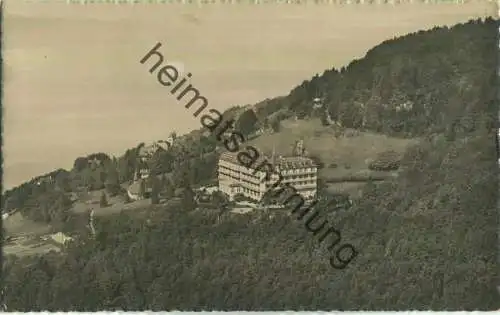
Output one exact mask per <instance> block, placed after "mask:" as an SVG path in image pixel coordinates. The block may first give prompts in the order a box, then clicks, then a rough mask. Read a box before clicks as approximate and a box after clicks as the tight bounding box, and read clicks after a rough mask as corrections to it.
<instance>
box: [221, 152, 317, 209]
mask: <svg viewBox="0 0 500 315" xmlns="http://www.w3.org/2000/svg"><path fill="white" fill-rule="evenodd" d="M237 156H238V154H237V153H229V152H224V153H222V154H221V156H220V158H219V167H218V176H219V190H220V191H222V192H223V193H225V194H227V195H228V196H229V197H230V198H231V199H232V198H233V197H234V196H235V195H236V194H242V195H244V196H246V197H248V198H250V199H253V200H256V201H260V200H261V199H262V197H263V196H264V194H265V192H266V191H267V190H268V189H270V188H271V186H272V185H273V183H276V181H277V180H278V175H277V174H275V175H274V176H273V177H272V178H271V180H270V181H265V176H266V172H265V171H266V170H265V169H262V170H258V171H257V172H256V171H255V168H257V166H259V165H260V163H261V162H256V163H255V164H254V168H247V167H245V166H243V165H241V163H240V162H239V161H238V159H237ZM259 160H263V159H259ZM273 160H274V161H273ZM268 161H269V164H270V165H273V166H274V167H275V170H276V172H277V173H279V174H281V176H282V178H283V179H282V181H281V185H283V184H290V186H292V187H294V188H295V189H296V190H297V193H298V194H300V195H301V196H302V197H303V198H304V199H305V200H310V199H313V198H314V197H315V196H316V189H317V172H318V169H317V166H316V164H315V163H314V161H313V160H311V159H310V158H307V157H305V156H291V157H281V156H280V157H277V158H275V159H274V158H272V159H268ZM281 185H280V186H281Z"/></svg>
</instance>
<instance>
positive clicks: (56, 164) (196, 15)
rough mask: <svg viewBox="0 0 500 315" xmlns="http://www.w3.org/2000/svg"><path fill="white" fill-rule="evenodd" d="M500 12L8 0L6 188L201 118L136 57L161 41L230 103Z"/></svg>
mask: <svg viewBox="0 0 500 315" xmlns="http://www.w3.org/2000/svg"><path fill="white" fill-rule="evenodd" d="M410 7H411V8H410ZM494 14H496V5H495V4H494V3H490V2H486V1H485V2H470V3H466V4H461V5H456V4H433V5H425V4H402V5H397V6H390V5H381V6H371V5H363V6H360V5H344V6H333V5H332V6H328V5H311V6H300V7H297V6H293V5H281V6H276V5H261V6H243V5H239V6H234V5H208V6H204V7H202V8H199V7H197V6H194V5H193V6H191V5H172V4H168V5H161V4H153V5H121V6H120V5H106V4H100V5H99V4H94V5H76V4H73V5H66V4H64V3H22V2H15V1H7V2H6V6H5V13H4V23H5V26H4V32H5V34H4V84H5V85H4V87H5V88H4V103H3V105H4V130H3V131H4V147H3V152H4V178H3V184H4V189H9V188H12V187H13V186H16V185H19V184H20V183H22V182H24V181H26V180H29V179H30V178H32V177H35V176H38V175H41V174H43V173H47V172H50V171H52V170H54V169H57V168H66V169H69V168H71V166H72V163H73V161H74V159H75V158H77V157H78V156H82V155H88V154H91V153H95V152H105V153H108V154H113V155H120V154H122V153H123V152H124V151H125V150H126V149H127V148H131V147H133V146H135V145H137V144H138V143H140V142H148V141H153V140H159V139H164V138H166V137H167V135H168V134H169V133H170V132H171V131H172V130H176V131H177V132H178V133H180V134H183V133H185V132H189V131H191V130H193V129H197V128H199V127H200V126H199V120H198V119H196V118H193V116H192V113H191V112H190V111H188V110H186V109H184V108H183V106H182V105H181V104H179V103H178V102H177V100H176V99H175V98H174V97H173V96H172V95H171V94H170V93H169V90H168V89H166V88H162V86H161V85H159V84H158V82H157V81H156V78H155V77H153V76H152V75H151V74H149V73H148V70H147V67H146V66H145V65H141V64H140V63H139V60H140V59H141V58H142V57H143V56H144V55H145V54H146V53H147V52H148V51H149V50H150V49H151V48H152V47H153V46H154V45H155V44H156V43H157V42H161V43H162V44H163V46H162V48H161V51H162V52H163V53H164V56H165V59H166V61H168V62H169V63H172V62H174V63H175V64H176V65H177V66H179V67H183V68H184V69H185V70H186V71H189V72H191V73H192V79H191V83H192V84H193V85H194V86H195V87H197V88H198V90H199V91H200V92H201V93H202V94H203V95H204V96H205V97H206V98H207V99H208V100H209V102H210V107H212V108H217V109H219V110H221V111H222V110H224V109H226V108H229V107H231V106H234V105H245V104H254V103H256V102H258V101H261V100H263V99H265V98H272V97H276V96H280V95H286V94H288V93H289V91H290V90H291V89H292V88H293V87H295V86H297V85H299V84H300V83H301V82H302V81H304V80H306V79H310V78H311V77H312V76H313V75H314V74H316V73H320V74H321V73H323V71H324V70H326V69H330V68H332V67H336V68H340V67H342V66H344V65H347V64H348V63H350V62H351V61H352V60H354V59H358V58H361V57H363V56H364V55H365V54H366V52H367V51H368V50H370V49H371V48H373V47H374V46H376V45H378V44H380V43H381V42H383V41H384V40H387V39H391V38H394V37H398V36H401V35H405V34H408V33H412V32H416V31H418V30H423V29H424V30H425V29H430V28H432V27H434V26H443V25H448V26H451V25H455V24H457V23H461V22H466V21H468V20H470V19H472V18H478V17H484V16H492V15H494ZM353 21H359V23H356V24H354V22H353ZM347 30H348V31H347Z"/></svg>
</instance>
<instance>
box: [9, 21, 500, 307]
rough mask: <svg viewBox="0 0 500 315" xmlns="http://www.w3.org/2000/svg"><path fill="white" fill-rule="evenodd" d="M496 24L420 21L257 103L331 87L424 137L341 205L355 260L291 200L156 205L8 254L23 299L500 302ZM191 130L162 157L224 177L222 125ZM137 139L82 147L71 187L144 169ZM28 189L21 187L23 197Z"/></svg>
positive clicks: (359, 112)
mask: <svg viewBox="0 0 500 315" xmlns="http://www.w3.org/2000/svg"><path fill="white" fill-rule="evenodd" d="M496 37H497V22H496V21H493V20H491V19H488V20H486V21H471V22H469V23H466V24H461V25H457V26H455V27H452V28H449V29H448V28H435V29H433V30H431V31H426V32H418V33H416V34H410V35H407V36H404V37H402V38H397V39H393V40H389V41H387V42H384V43H382V44H381V45H379V46H377V47H375V48H374V49H372V50H371V51H370V52H368V54H367V55H366V57H365V58H363V59H361V60H358V61H354V62H353V63H351V64H350V65H349V66H347V67H345V68H343V69H341V70H336V69H332V70H327V71H325V73H324V74H323V75H321V76H316V77H314V78H312V79H311V80H309V81H305V82H304V83H302V84H301V85H300V86H298V87H296V88H295V89H293V90H292V91H291V93H290V94H289V95H288V96H286V97H280V98H276V99H269V100H265V101H263V102H261V103H259V104H257V106H256V113H257V117H258V119H259V123H261V124H262V125H266V124H269V125H272V124H273V121H275V120H276V121H278V122H279V120H281V119H284V118H286V117H290V116H296V117H298V118H299V119H308V117H310V116H312V115H313V109H312V106H311V100H312V99H313V98H316V97H318V98H323V102H324V104H325V106H326V108H327V110H328V112H329V114H330V116H331V118H332V119H333V120H334V121H336V122H338V123H339V124H340V125H341V126H343V127H352V128H358V129H363V130H367V131H373V132H380V133H385V134H390V135H393V136H400V137H414V136H419V137H421V138H422V140H421V141H420V143H419V144H418V145H416V146H414V147H412V148H411V149H410V150H409V151H408V152H406V154H405V156H404V157H403V159H402V161H401V166H400V168H401V174H400V176H399V177H397V178H394V179H393V180H390V181H386V182H383V183H380V184H379V183H369V184H367V185H366V186H365V187H364V189H363V193H362V196H363V198H362V199H360V200H356V202H355V204H354V205H353V207H352V208H350V209H349V210H346V211H338V212H334V213H328V214H327V215H328V216H329V218H330V220H329V221H330V222H334V225H335V227H336V228H338V229H339V230H341V231H342V238H343V239H346V240H349V242H350V243H352V244H354V245H355V246H356V248H357V249H358V251H359V255H358V257H357V258H356V259H355V260H353V261H352V263H350V264H349V265H348V267H347V268H346V269H344V270H334V269H332V268H331V267H330V266H329V264H328V257H329V255H328V253H327V252H326V250H325V249H322V248H320V246H318V243H317V240H316V239H315V238H313V237H312V236H311V235H310V234H308V233H307V231H306V230H305V229H304V227H303V223H299V222H297V221H296V220H295V219H294V218H293V217H291V216H289V215H287V214H286V213H266V212H262V213H249V214H245V215H237V216H235V215H232V214H230V213H224V214H223V215H222V216H221V214H220V213H219V212H218V211H213V212H211V211H202V210H192V209H191V208H192V207H189V208H190V209H184V208H183V207H182V204H181V205H170V206H167V205H158V206H152V207H151V209H149V211H147V215H146V217H143V216H139V215H138V214H137V213H136V214H125V213H122V214H120V215H117V216H113V217H108V218H99V219H98V220H97V222H96V224H97V230H98V232H97V235H96V237H95V239H89V238H88V237H87V236H81V237H80V238H78V239H77V240H76V241H75V242H74V243H73V244H72V245H71V246H70V248H69V249H68V250H67V251H66V252H64V253H62V254H49V255H46V256H44V257H39V258H34V257H27V258H22V259H14V258H9V259H8V260H7V261H6V262H5V263H4V267H3V268H4V272H3V283H4V284H5V286H6V290H5V292H6V297H5V301H6V304H7V305H8V307H9V310H10V311H14V310H17V311H27V310H33V311H34V310H67V311H68V310H75V311H76V310H79V311H97V310H103V309H108V310H112V309H123V310H145V309H151V310H284V309H286V310H333V309H335V310H360V309H364V310H367V309H369V310H397V309H419V310H429V309H432V310H493V309H499V308H500V299H499V297H498V295H497V292H496V289H495V287H496V284H497V279H498V277H497V276H498V275H497V273H498V264H497V254H496V253H497V227H498V219H497V218H498V215H497V214H498V212H497V196H498V195H497V194H498V176H497V169H498V166H497V153H496V145H495V136H496V129H495V128H496V121H497V108H496V107H497V106H496V103H495V94H496V88H497V87H496V83H497V80H496V69H497V64H496V63H497V58H496V57H497V42H496ZM244 116H246V115H242V117H244ZM241 125H245V124H241ZM248 130H252V126H249V127H248ZM185 141H186V142H183V144H182V145H180V146H178V147H175V148H174V149H173V150H172V151H169V152H168V153H162V154H160V155H159V156H158V157H157V161H159V162H157V165H159V167H160V166H161V167H164V169H161V170H159V171H158V172H174V173H175V176H174V177H173V178H174V180H175V181H176V182H175V183H173V185H175V186H182V187H188V186H190V185H193V184H196V183H197V182H200V181H203V180H210V179H213V178H214V173H213V171H214V167H215V161H216V153H217V152H216V143H215V141H214V139H213V138H210V137H203V136H202V135H201V136H200V135H197V136H189V137H185ZM135 155H136V152H135V151H134V150H130V151H128V152H127V153H126V154H125V156H124V157H120V158H118V159H117V160H116V161H113V160H112V159H110V160H108V159H104V160H105V161H104V162H103V164H102V165H99V166H89V162H88V159H87V160H86V161H85V163H81V164H82V168H81V169H79V167H78V166H77V164H78V163H75V167H74V168H73V170H71V172H70V176H69V178H70V179H71V180H70V185H69V186H68V188H67V189H68V190H69V191H71V190H72V189H73V188H71V187H73V186H72V185H74V187H82V186H88V185H91V184H92V183H95V182H97V184H95V185H97V186H102V187H104V186H105V184H106V182H109V181H110V180H109V177H108V178H101V177H100V178H99V180H97V181H96V180H90V179H88V178H92V176H93V174H94V175H95V176H97V175H96V174H97V173H96V172H101V171H102V172H103V173H106V174H107V173H108V171H106V170H109V169H115V170H117V172H118V175H117V176H118V178H119V180H118V181H117V182H121V181H126V180H130V178H131V177H132V175H133V173H134V171H135V166H134V163H135V162H134V161H135ZM92 160H94V159H92ZM203 163H205V164H203ZM193 170H195V171H193ZM87 173H88V174H90V175H85V174H87ZM86 178H87V179H86ZM113 182H114V180H113ZM71 183H73V184H71ZM75 183H76V184H75ZM47 185H49V184H47ZM50 185H55V186H57V187H64V185H62V184H59V185H56V184H50ZM92 185H93V184H92ZM97 186H96V187H97ZM30 187H31V186H30ZM51 187H52V186H51ZM75 189H76V188H75ZM60 190H61V189H57V191H60ZM62 190H64V189H62ZM17 191H19V190H17ZM23 191H27V192H26V193H23V194H26V196H28V197H26V198H28V200H30V198H35V197H30V193H31V191H28V190H26V189H25V190H23ZM23 194H21V193H19V192H17V193H16V190H13V191H11V192H9V195H8V197H9V198H10V199H11V200H12V201H11V202H12V203H15V204H16V206H15V207H20V208H25V205H26V204H30V203H29V202H28V203H27V201H26V200H23V198H25V195H23ZM23 196H24V197H23ZM44 196H45V194H44V192H43V191H37V196H36V198H35V200H40V198H45V197H44ZM47 198H48V197H47ZM51 198H52V197H51ZM50 200H52V199H50ZM61 207H62V206H61ZM63 208H64V207H63ZM323 210H324V211H325V212H326V210H327V209H323ZM24 211H27V210H24ZM33 211H36V210H30V211H28V212H29V213H31V215H32V216H33ZM49 213H52V212H50V211H49ZM35 217H36V216H35ZM49 217H50V215H49ZM44 218H45V217H44ZM61 220H62V219H61Z"/></svg>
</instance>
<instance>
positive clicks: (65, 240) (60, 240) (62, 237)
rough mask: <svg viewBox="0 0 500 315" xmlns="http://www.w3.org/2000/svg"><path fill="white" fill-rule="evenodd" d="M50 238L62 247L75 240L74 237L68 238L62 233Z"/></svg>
mask: <svg viewBox="0 0 500 315" xmlns="http://www.w3.org/2000/svg"><path fill="white" fill-rule="evenodd" d="M50 238H51V239H52V240H53V241H55V242H57V243H59V244H61V245H66V244H67V243H68V242H69V241H71V240H73V238H72V237H70V236H67V235H65V234H64V233H62V232H57V233H56V234H52V235H51V236H50Z"/></svg>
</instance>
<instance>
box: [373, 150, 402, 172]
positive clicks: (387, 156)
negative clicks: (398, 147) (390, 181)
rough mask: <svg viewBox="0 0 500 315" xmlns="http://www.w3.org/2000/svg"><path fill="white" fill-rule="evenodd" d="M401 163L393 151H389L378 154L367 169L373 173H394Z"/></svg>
mask: <svg viewBox="0 0 500 315" xmlns="http://www.w3.org/2000/svg"><path fill="white" fill-rule="evenodd" d="M400 163H401V157H400V156H399V154H398V153H397V152H395V151H392V150H389V151H385V152H382V153H380V154H379V155H378V156H377V157H376V158H375V160H373V161H372V162H371V163H370V164H369V165H368V168H369V169H370V170H373V171H394V170H397V169H398V168H399V166H400Z"/></svg>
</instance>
